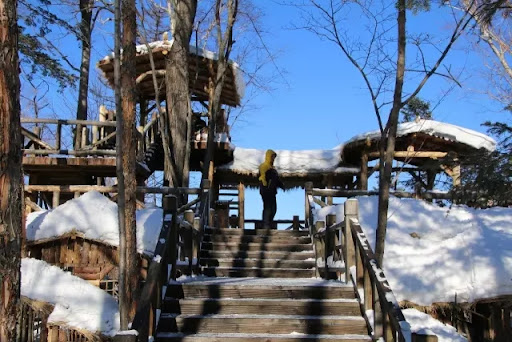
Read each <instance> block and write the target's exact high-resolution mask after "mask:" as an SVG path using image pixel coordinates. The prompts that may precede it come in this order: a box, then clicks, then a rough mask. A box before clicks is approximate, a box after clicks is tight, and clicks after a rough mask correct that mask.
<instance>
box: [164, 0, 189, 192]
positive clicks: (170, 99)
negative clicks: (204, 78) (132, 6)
mask: <svg viewBox="0 0 512 342" xmlns="http://www.w3.org/2000/svg"><path fill="white" fill-rule="evenodd" d="M167 5H168V8H169V12H170V15H171V32H172V38H173V44H172V47H171V50H170V53H169V57H168V58H167V60H166V68H165V69H166V73H165V82H166V92H167V94H166V99H167V115H168V120H167V122H168V124H169V134H170V138H171V144H170V145H171V148H172V150H171V160H173V161H174V163H175V165H174V166H175V167H174V170H175V174H176V176H175V179H172V180H171V179H170V175H169V174H168V175H167V179H168V180H169V181H170V182H171V183H172V185H173V186H188V177H189V175H188V171H189V159H190V157H189V156H188V155H186V150H187V144H190V140H191V137H190V134H189V132H190V129H189V128H190V127H191V121H192V109H191V105H190V90H189V72H188V65H189V44H190V37H191V35H192V29H193V26H194V18H195V16H196V10H197V0H168V1H167Z"/></svg>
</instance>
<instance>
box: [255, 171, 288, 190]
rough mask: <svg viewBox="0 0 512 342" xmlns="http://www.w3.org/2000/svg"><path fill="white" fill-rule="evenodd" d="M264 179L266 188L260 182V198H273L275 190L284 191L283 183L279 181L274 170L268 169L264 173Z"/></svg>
mask: <svg viewBox="0 0 512 342" xmlns="http://www.w3.org/2000/svg"><path fill="white" fill-rule="evenodd" d="M265 179H266V180H267V186H264V185H263V183H262V182H260V194H261V196H275V195H276V194H277V188H281V189H284V185H283V182H281V180H280V179H279V175H278V174H277V171H276V169H274V168H270V169H268V170H267V172H266V173H265Z"/></svg>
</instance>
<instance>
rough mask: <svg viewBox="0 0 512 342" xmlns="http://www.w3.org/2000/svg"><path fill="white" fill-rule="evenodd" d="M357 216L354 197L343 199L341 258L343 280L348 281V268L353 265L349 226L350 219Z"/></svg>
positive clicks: (352, 242)
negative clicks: (343, 273) (342, 249)
mask: <svg viewBox="0 0 512 342" xmlns="http://www.w3.org/2000/svg"><path fill="white" fill-rule="evenodd" d="M358 217H359V203H358V202H357V200H356V199H347V200H346V201H345V225H344V228H343V235H344V240H345V249H344V251H343V252H344V253H343V260H344V261H345V281H346V282H347V283H348V282H349V281H350V268H351V267H352V266H354V265H355V261H354V259H355V254H354V250H355V247H354V239H353V238H352V229H351V227H350V220H351V219H358Z"/></svg>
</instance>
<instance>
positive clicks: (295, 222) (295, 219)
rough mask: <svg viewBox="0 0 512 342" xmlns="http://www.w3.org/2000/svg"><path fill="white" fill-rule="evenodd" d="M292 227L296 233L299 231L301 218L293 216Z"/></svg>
mask: <svg viewBox="0 0 512 342" xmlns="http://www.w3.org/2000/svg"><path fill="white" fill-rule="evenodd" d="M292 227H293V230H295V231H297V230H299V228H300V223H299V216H298V215H294V216H293V224H292Z"/></svg>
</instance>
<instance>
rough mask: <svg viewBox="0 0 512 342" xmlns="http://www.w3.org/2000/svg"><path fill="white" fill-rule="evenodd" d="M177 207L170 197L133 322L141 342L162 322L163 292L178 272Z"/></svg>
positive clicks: (175, 201) (165, 202) (173, 199)
mask: <svg viewBox="0 0 512 342" xmlns="http://www.w3.org/2000/svg"><path fill="white" fill-rule="evenodd" d="M176 204H177V200H176V197H175V196H166V198H165V200H164V220H163V224H162V229H161V231H160V236H159V238H158V243H157V245H156V248H155V252H154V256H153V260H152V261H151V264H150V265H149V269H148V275H147V278H146V282H145V284H144V287H143V288H142V293H141V296H140V299H139V301H138V303H137V304H138V305H137V311H136V313H135V317H134V319H133V322H132V329H134V330H137V332H138V337H137V338H138V340H139V341H147V340H148V337H149V336H154V333H155V331H156V327H157V324H158V319H159V317H158V315H157V312H159V311H158V310H161V308H162V303H163V299H164V298H163V296H162V292H163V291H165V288H166V286H167V284H168V283H169V280H170V279H171V278H173V276H174V275H175V272H176V271H175V269H176V245H177V239H176V235H175V234H176V232H177V221H176V212H177V206H176ZM169 264H170V265H171V272H169V267H168V265H169Z"/></svg>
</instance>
